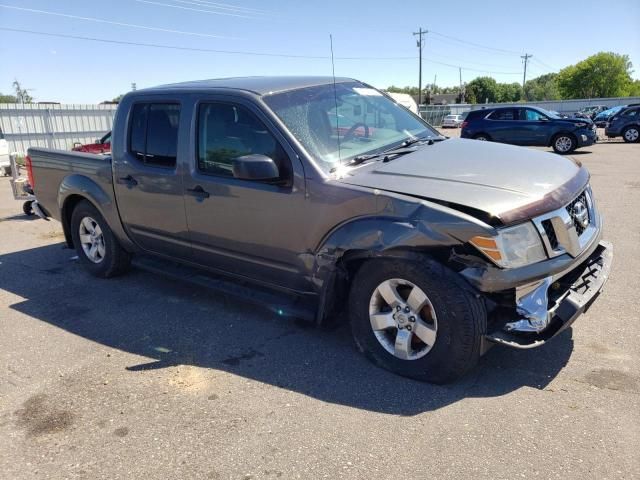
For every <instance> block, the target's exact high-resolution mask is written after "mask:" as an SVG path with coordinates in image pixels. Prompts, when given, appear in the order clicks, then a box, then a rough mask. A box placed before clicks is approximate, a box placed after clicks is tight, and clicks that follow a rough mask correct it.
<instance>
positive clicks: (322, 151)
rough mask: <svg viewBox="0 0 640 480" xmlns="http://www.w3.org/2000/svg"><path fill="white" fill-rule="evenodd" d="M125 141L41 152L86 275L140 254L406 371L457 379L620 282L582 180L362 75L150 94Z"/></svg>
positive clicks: (132, 113)
mask: <svg viewBox="0 0 640 480" xmlns="http://www.w3.org/2000/svg"><path fill="white" fill-rule="evenodd" d="M111 145H112V151H111V155H110V156H98V155H92V154H87V153H78V152H63V151H55V150H48V149H41V148H32V149H29V152H28V156H29V159H28V161H27V164H28V171H29V174H30V182H31V185H32V186H33V189H34V191H35V195H36V197H37V204H36V205H35V207H36V212H37V213H38V214H39V215H41V216H44V217H49V216H50V217H53V218H55V219H56V220H59V221H60V222H61V223H62V228H63V230H64V235H65V238H66V242H67V244H68V245H69V246H73V247H75V249H76V250H77V252H78V256H79V258H80V261H81V263H82V264H83V265H84V266H85V267H86V268H87V269H88V270H89V272H91V273H92V274H94V275H96V276H98V277H112V276H115V275H118V274H121V273H123V272H125V271H126V270H127V268H128V267H129V265H130V263H131V261H132V259H133V260H134V262H136V264H138V263H139V264H140V265H142V266H145V265H146V266H147V268H150V269H152V270H155V271H163V272H191V271H193V272H194V273H190V274H184V275H183V277H184V278H185V279H188V280H191V281H197V282H200V283H202V282H205V283H206V282H207V281H208V280H206V279H211V282H210V283H211V284H212V285H216V286H217V287H220V288H221V289H223V290H224V291H225V292H227V293H228V292H231V293H234V294H236V295H239V297H240V298H242V299H244V300H245V301H247V302H249V301H256V299H258V300H259V301H261V302H262V303H265V304H267V305H268V306H269V307H271V308H274V307H277V308H274V309H276V310H277V311H278V312H279V313H280V314H283V315H290V316H295V317H303V318H308V319H311V320H313V321H315V322H317V323H319V324H322V323H326V322H329V321H335V320H336V319H339V318H345V319H348V321H349V322H350V324H351V328H352V331H353V336H354V338H355V342H356V344H357V346H358V348H359V349H360V350H361V351H363V352H364V353H365V354H366V355H367V356H368V357H369V358H370V359H371V360H373V361H374V362H375V363H376V364H378V365H380V366H382V367H384V368H387V369H389V370H392V371H394V372H396V373H398V374H400V375H405V376H408V377H413V378H417V379H422V380H427V381H430V382H438V383H443V382H448V381H451V380H453V379H455V378H457V377H459V376H461V375H462V374H464V373H465V372H466V371H468V370H469V369H470V368H472V367H473V366H474V365H475V364H476V363H477V361H478V358H479V357H480V355H482V354H483V353H484V352H486V351H487V349H488V348H489V347H490V346H491V345H493V344H501V345H505V346H509V347H515V348H521V349H527V348H531V347H535V346H538V345H541V344H543V343H544V342H546V341H547V340H549V339H551V338H552V337H554V336H555V335H557V334H558V333H559V332H561V331H563V330H564V329H566V328H567V327H568V326H569V325H571V324H572V322H574V320H575V319H576V318H577V317H578V316H579V315H580V314H581V313H583V312H584V311H586V309H587V308H589V306H590V305H591V304H592V302H593V301H594V300H595V298H596V297H597V295H598V293H599V292H600V290H601V289H602V287H603V285H604V283H605V281H606V280H607V277H608V275H609V269H610V266H611V260H612V247H611V245H610V244H609V243H607V242H604V241H603V240H602V217H601V215H600V213H599V211H598V208H597V202H596V200H595V196H594V193H593V192H592V189H591V187H590V185H589V173H588V172H587V170H586V169H585V168H584V167H582V166H580V165H579V164H577V163H576V162H574V161H573V160H572V159H570V158H568V157H560V156H558V155H555V154H551V153H546V152H541V151H535V150H530V149H526V148H521V147H514V146H509V145H503V144H496V143H489V142H476V141H473V140H465V139H448V138H445V137H443V136H442V135H440V134H439V133H438V132H437V131H435V130H434V129H433V128H432V127H431V126H429V125H428V124H427V123H425V122H424V121H423V120H422V119H421V118H419V117H418V116H416V115H414V114H413V113H411V112H410V111H408V110H407V109H406V108H404V107H402V106H400V105H398V104H397V103H395V102H394V101H393V100H392V99H391V98H390V97H388V96H387V95H386V94H384V93H382V92H380V91H378V90H376V89H374V88H372V87H371V86H369V85H367V84H364V83H361V82H359V81H356V80H353V79H349V78H338V79H335V83H334V79H333V78H323V77H275V78H262V77H260V78H230V79H220V80H208V81H197V82H190V83H182V84H176V85H167V86H161V87H157V88H150V89H146V90H138V91H135V92H131V93H129V94H128V95H126V96H125V97H124V99H123V100H122V102H121V103H120V106H119V107H118V110H117V113H116V116H115V121H114V125H113V134H112V144H111ZM176 275H177V273H176ZM203 279H204V280H203ZM233 286H237V288H233ZM243 292H244V293H243ZM253 292H255V293H253ZM285 299H286V300H285ZM343 312H344V313H346V315H342V313H343ZM213 320H215V319H213ZM525 354H526V353H523V355H525Z"/></svg>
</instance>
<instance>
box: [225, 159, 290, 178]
mask: <svg viewBox="0 0 640 480" xmlns="http://www.w3.org/2000/svg"><path fill="white" fill-rule="evenodd" d="M233 176H234V177H235V178H239V179H241V180H263V181H264V180H278V178H280V172H279V171H278V166H277V165H276V163H275V162H274V161H273V159H272V158H270V157H267V156H266V155H257V154H251V155H243V156H242V157H237V158H235V159H234V160H233Z"/></svg>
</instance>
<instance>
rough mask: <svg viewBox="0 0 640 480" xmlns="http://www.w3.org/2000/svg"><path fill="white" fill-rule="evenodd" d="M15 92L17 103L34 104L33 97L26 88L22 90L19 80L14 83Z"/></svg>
mask: <svg viewBox="0 0 640 480" xmlns="http://www.w3.org/2000/svg"><path fill="white" fill-rule="evenodd" d="M13 90H14V91H15V92H16V103H31V102H33V97H32V96H31V95H29V91H28V90H27V89H26V88H22V85H20V82H19V81H18V80H17V79H16V80H14V81H13Z"/></svg>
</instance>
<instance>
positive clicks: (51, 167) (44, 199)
mask: <svg viewBox="0 0 640 480" xmlns="http://www.w3.org/2000/svg"><path fill="white" fill-rule="evenodd" d="M27 154H28V155H29V157H31V165H32V167H33V178H34V183H35V185H33V190H34V193H35V195H36V198H37V200H38V203H39V204H40V206H41V207H42V208H43V209H44V210H45V211H46V212H47V214H48V215H49V216H51V217H53V218H55V219H56V220H60V208H61V207H62V205H60V204H59V197H60V193H61V192H63V191H64V189H65V188H67V187H66V186H67V185H68V184H69V183H74V182H73V178H71V177H77V180H78V181H79V182H87V181H93V182H95V183H96V184H97V185H98V186H99V187H100V190H102V191H104V192H105V194H107V195H109V197H110V199H111V200H113V175H112V171H111V157H110V156H108V155H95V154H92V153H84V152H71V151H66V150H54V149H50V148H30V149H29V150H28V152H27ZM80 177H84V179H81V178H80ZM75 183H77V182H75Z"/></svg>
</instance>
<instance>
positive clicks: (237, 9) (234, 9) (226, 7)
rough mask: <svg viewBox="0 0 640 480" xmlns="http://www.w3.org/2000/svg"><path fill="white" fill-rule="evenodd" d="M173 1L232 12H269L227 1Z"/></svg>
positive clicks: (174, 0)
mask: <svg viewBox="0 0 640 480" xmlns="http://www.w3.org/2000/svg"><path fill="white" fill-rule="evenodd" d="M171 1H173V2H174V3H175V2H178V3H186V4H187V5H189V4H191V5H197V6H202V7H210V8H217V9H219V10H230V11H232V12H239V13H247V14H256V15H267V14H268V13H269V12H267V11H266V10H259V9H257V8H249V7H241V6H239V5H231V4H228V3H217V2H208V1H206V0H171Z"/></svg>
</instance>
